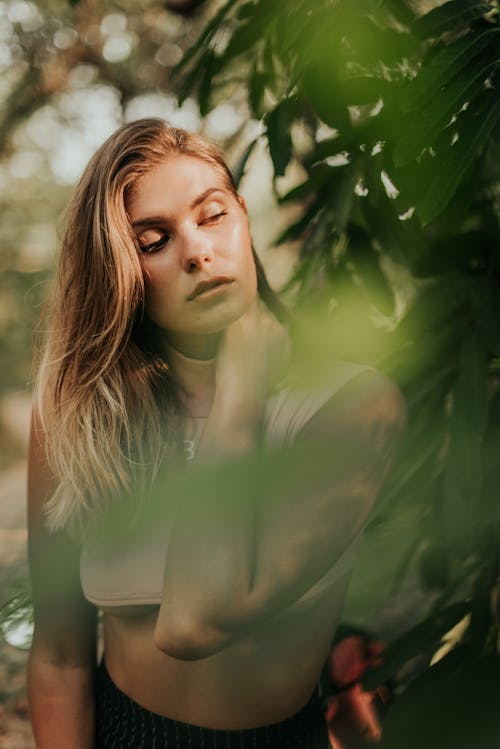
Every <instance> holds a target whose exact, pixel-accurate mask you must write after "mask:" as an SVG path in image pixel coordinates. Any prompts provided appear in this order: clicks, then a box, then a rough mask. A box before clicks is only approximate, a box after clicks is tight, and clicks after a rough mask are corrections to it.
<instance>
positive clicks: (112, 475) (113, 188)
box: [36, 118, 279, 530]
mask: <svg viewBox="0 0 500 749" xmlns="http://www.w3.org/2000/svg"><path fill="white" fill-rule="evenodd" d="M170 153H183V154H186V155H190V156H194V157H196V158H199V159H203V160H204V161H207V162H208V163H210V164H213V166H214V167H215V168H216V169H217V170H219V171H220V172H221V174H222V175H223V178H224V179H225V181H226V184H227V185H228V187H229V188H230V189H231V190H232V191H233V192H234V194H235V195H236V187H235V185H234V182H233V179H232V176H231V173H230V171H229V169H228V167H227V165H226V164H225V162H224V159H223V157H222V155H221V152H220V150H219V149H218V148H217V146H215V145H214V144H212V143H210V142H209V141H207V140H205V139H204V138H202V137H200V136H198V135H195V134H192V133H188V132H187V131H185V130H182V129H180V128H174V127H170V126H168V124H167V123H165V122H164V121H163V120H160V119H156V118H147V119H142V120H137V121H135V122H132V123H130V124H127V125H124V126H123V127H121V128H120V129H119V130H117V131H116V133H114V134H113V135H112V136H111V137H110V138H108V140H107V141H106V142H105V143H104V144H103V145H102V146H101V148H100V149H99V150H98V151H97V153H96V154H95V155H94V157H93V158H92V159H91V161H90V163H89V165H88V166H87V168H86V170H85V172H84V174H83V176H82V178H81V180H80V182H79V184H78V186H77V188H76V190H75V192H74V195H73V198H72V200H71V202H70V204H69V206H68V209H67V214H66V224H65V231H64V234H63V237H62V241H61V251H60V257H59V264H58V270H57V276H56V283H55V293H54V296H53V302H52V308H51V312H50V323H49V326H48V333H47V337H46V342H45V347H44V352H43V357H42V361H41V366H40V368H39V373H38V379H37V388H36V395H37V401H36V402H37V410H38V413H39V418H40V421H41V425H42V428H43V430H44V432H45V439H46V444H47V460H48V462H49V465H50V468H51V470H52V471H53V474H54V476H55V477H56V479H57V481H58V485H57V488H56V490H55V492H54V494H53V496H52V497H51V498H50V499H49V501H48V502H47V504H46V515H47V525H48V527H49V528H50V529H51V530H59V529H62V528H70V529H73V528H75V526H76V527H78V528H82V524H83V520H84V518H85V517H87V516H88V513H89V512H90V511H92V510H96V509H103V508H104V507H105V506H106V505H107V504H108V503H109V500H110V499H111V498H116V497H117V496H123V497H124V496H127V495H128V496H130V493H131V490H132V489H134V491H135V490H138V491H137V494H138V495H141V493H143V492H144V489H147V486H148V485H150V484H151V482H152V481H153V480H154V477H155V475H156V474H157V471H158V468H159V466H160V463H161V462H162V460H163V458H164V456H165V451H167V453H168V451H169V449H170V450H175V447H176V445H177V443H178V437H177V435H178V427H179V420H180V418H181V410H180V402H179V397H178V393H177V390H176V385H175V381H174V380H173V378H172V377H171V373H170V369H169V366H168V362H167V361H166V360H165V357H164V355H163V354H162V353H160V350H159V349H158V347H157V346H156V345H155V336H154V331H153V329H152V326H151V325H148V321H147V320H146V319H145V318H144V282H143V276H142V272H141V267H140V264H139V258H138V248H137V240H136V238H135V236H134V234H133V232H132V229H131V226H130V222H129V220H128V217H127V214H126V210H125V199H126V196H127V194H128V193H129V191H130V190H132V189H133V186H134V185H135V183H136V182H137V180H138V179H139V178H140V177H141V176H142V175H143V174H145V173H146V172H147V171H148V170H149V169H151V168H152V167H153V166H154V165H156V164H157V163H158V162H160V161H161V160H162V159H164V158H165V157H166V156H167V155H168V154H170ZM254 257H255V258H256V256H255V253H254ZM256 265H257V275H258V282H259V284H258V285H259V293H260V294H261V296H262V297H263V298H264V299H265V301H267V303H268V305H269V306H271V307H272V306H273V305H274V306H276V298H275V297H274V298H273V293H272V291H271V290H270V288H269V286H268V284H267V281H266V280H265V276H264V273H263V270H262V267H261V265H260V263H259V261H258V259H257V258H256ZM266 297H267V299H266ZM278 304H279V302H278Z"/></svg>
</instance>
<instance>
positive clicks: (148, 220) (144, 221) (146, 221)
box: [132, 187, 227, 229]
mask: <svg viewBox="0 0 500 749" xmlns="http://www.w3.org/2000/svg"><path fill="white" fill-rule="evenodd" d="M214 192H220V193H222V194H223V195H226V194H227V191H226V190H223V189H222V188H221V187H209V188H208V190H205V192H202V193H201V195H198V197H196V198H195V199H194V200H193V202H192V203H191V205H190V206H189V210H190V211H192V210H193V208H196V206H197V205H200V203H203V201H204V200H206V199H207V198H208V196H209V195H212V193H214ZM164 221H165V216H145V217H144V218H141V219H139V220H138V221H134V223H133V224H132V227H133V228H134V229H135V228H136V227H137V226H151V225H153V224H161V223H163V222H164Z"/></svg>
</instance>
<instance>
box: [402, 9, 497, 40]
mask: <svg viewBox="0 0 500 749" xmlns="http://www.w3.org/2000/svg"><path fill="white" fill-rule="evenodd" d="M490 10H491V5H490V4H489V3H487V2H482V1H481V0H479V1H477V0H476V1H474V0H449V2H447V3H444V4H443V5H440V6H439V7H438V8H434V9H433V10H431V11H430V12H429V13H426V14H425V15H424V16H422V17H421V18H419V19H418V20H417V21H416V22H415V24H414V25H413V30H414V31H415V33H416V34H417V35H418V36H420V37H423V38H425V37H429V36H439V35H440V34H443V33H444V32H446V31H453V30H454V29H456V28H457V27H459V26H465V25H466V24H468V23H470V22H471V21H474V20H475V19H476V18H480V17H481V16H484V15H485V14H486V13H489V11H490Z"/></svg>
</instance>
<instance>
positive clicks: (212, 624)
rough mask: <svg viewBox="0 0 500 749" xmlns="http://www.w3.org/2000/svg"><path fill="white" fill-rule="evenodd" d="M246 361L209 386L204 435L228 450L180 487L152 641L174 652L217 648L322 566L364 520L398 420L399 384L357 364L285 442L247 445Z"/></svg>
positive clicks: (250, 420)
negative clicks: (354, 373) (240, 374)
mask: <svg viewBox="0 0 500 749" xmlns="http://www.w3.org/2000/svg"><path fill="white" fill-rule="evenodd" d="M253 353H255V349H254V350H253ZM248 365H249V362H248V361H247V362H244V366H245V367H246V368H247V372H246V377H245V380H244V381H243V380H242V381H241V386H240V387H235V382H236V379H235V378H234V379H233V382H232V385H231V387H229V386H228V381H227V380H226V381H225V382H224V385H225V387H224V388H222V387H221V388H219V389H218V392H216V396H215V402H214V406H213V408H212V413H211V416H210V419H209V423H208V424H207V429H206V431H205V435H204V440H205V445H202V446H201V447H202V449H204V451H206V452H211V453H215V454H216V455H218V457H219V458H221V459H222V458H223V457H227V456H231V460H229V461H228V460H226V461H223V460H219V463H218V464H216V465H214V466H212V467H207V466H204V465H200V466H199V469H198V472H197V473H193V474H191V475H188V476H185V477H184V484H183V485H182V484H181V485H180V486H179V487H177V491H178V492H179V503H178V507H179V509H178V514H177V518H176V522H175V525H174V529H173V532H172V534H171V536H170V542H169V547H168V552H167V562H166V568H165V594H164V600H163V603H162V606H161V608H160V614H159V617H158V622H157V627H156V641H157V645H158V647H160V649H162V650H164V651H165V652H167V653H168V654H170V655H173V656H176V657H178V658H184V659H191V658H200V657H204V656H207V655H210V654H212V653H215V652H217V651H218V650H221V649H223V648H224V647H226V646H227V645H228V644H230V643H231V642H232V641H234V640H235V639H237V638H239V637H241V636H242V635H243V634H245V633H247V632H249V631H251V630H252V628H253V627H255V626H256V625H258V624H259V623H261V622H263V621H265V620H266V619H268V618H269V617H271V616H273V615H274V614H275V613H277V612H278V611H281V610H283V609H284V608H286V607H287V606H288V605H290V604H291V603H293V601H295V600H297V599H298V598H299V597H300V596H301V595H302V594H303V593H304V592H306V591H307V590H308V589H309V588H310V587H311V586H312V585H314V583H315V582H316V581H317V580H318V579H319V578H320V577H321V576H322V575H324V574H325V572H326V571H327V570H328V569H329V568H330V567H331V566H332V565H333V564H334V563H335V561H336V560H337V559H338V558H339V557H340V556H341V554H342V553H343V551H344V550H345V549H346V548H347V546H348V545H349V543H350V542H351V541H352V539H353V538H354V536H355V535H356V534H357V533H358V532H359V530H360V529H361V527H362V526H363V524H364V522H365V521H366V518H367V516H368V513H369V512H370V509H371V507H372V505H373V502H374V500H375V498H376V496H377V493H378V491H379V489H380V487H381V485H382V483H383V480H384V478H385V476H386V473H387V471H388V468H389V466H390V463H391V458H392V455H393V453H394V449H395V446H396V443H397V440H398V437H399V434H400V432H401V428H402V425H403V423H404V414H405V408H404V404H403V400H402V397H401V395H400V393H399V391H398V389H397V388H396V387H395V386H394V385H393V384H392V383H391V382H390V381H389V380H387V379H386V378H385V377H382V376H381V375H377V374H375V373H371V372H370V373H365V374H363V375H361V376H358V377H357V378H356V380H354V381H353V382H352V383H350V384H349V385H347V386H345V387H344V388H342V390H341V391H340V392H339V393H338V394H337V395H336V396H335V397H333V398H332V399H331V400H330V401H329V402H328V403H327V404H326V405H325V406H324V407H323V408H322V409H321V410H320V411H319V412H318V413H317V414H316V415H315V416H314V417H313V418H312V419H311V420H310V422H309V423H308V424H307V425H306V427H305V428H304V429H303V430H302V432H301V434H300V435H299V436H298V438H297V439H296V441H295V443H294V444H293V445H292V446H290V447H287V448H284V449H281V450H274V451H267V452H266V453H264V454H261V455H256V454H255V449H254V448H255V446H256V444H257V441H258V431H259V422H260V421H261V417H262V414H261V413H259V409H258V403H259V400H258V398H256V397H253V398H249V399H246V398H245V395H244V388H245V387H247V386H248V382H249V381H250V382H251V381H252V379H253V378H252V376H251V374H250V373H249V372H248ZM232 376H234V371H233V374H232ZM245 383H247V384H246V385H245ZM254 395H255V394H254ZM247 404H250V406H249V407H247ZM252 450H253V454H251V455H248V452H249V451H252Z"/></svg>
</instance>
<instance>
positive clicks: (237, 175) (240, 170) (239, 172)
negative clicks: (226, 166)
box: [232, 136, 260, 187]
mask: <svg viewBox="0 0 500 749" xmlns="http://www.w3.org/2000/svg"><path fill="white" fill-rule="evenodd" d="M259 137H260V136H258V137H257V138H255V139H254V140H252V141H251V142H250V143H249V144H248V146H247V147H246V148H245V150H244V151H243V154H242V155H241V158H240V160H239V161H238V163H237V164H236V166H235V168H234V169H233V172H232V174H233V180H234V184H235V185H236V187H238V186H239V184H240V182H241V180H242V178H243V175H244V173H245V167H246V165H247V161H248V159H249V157H250V154H251V153H252V151H253V149H254V148H255V145H256V144H257V143H258V140H259Z"/></svg>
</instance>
